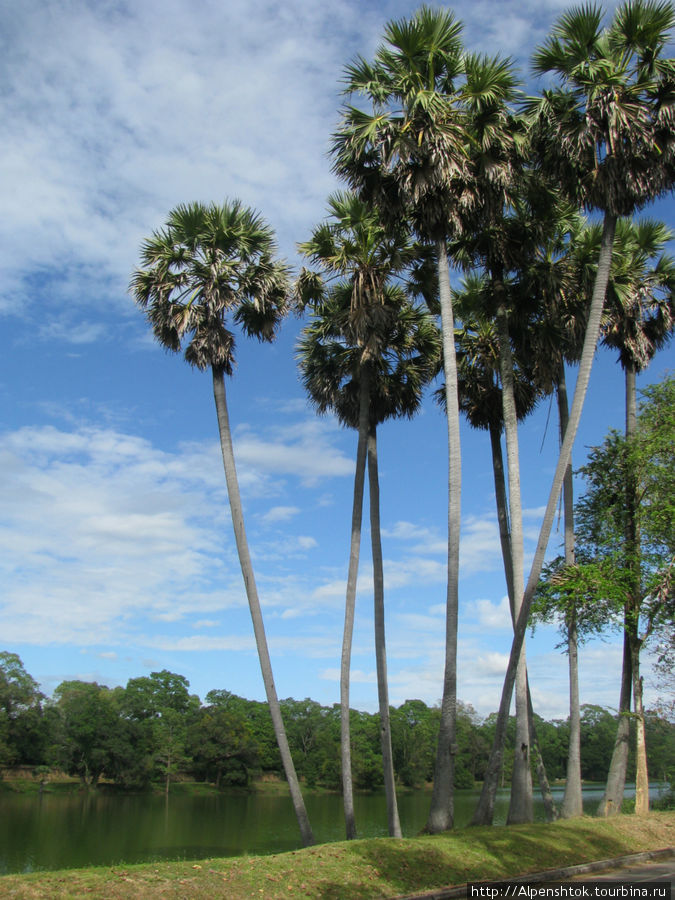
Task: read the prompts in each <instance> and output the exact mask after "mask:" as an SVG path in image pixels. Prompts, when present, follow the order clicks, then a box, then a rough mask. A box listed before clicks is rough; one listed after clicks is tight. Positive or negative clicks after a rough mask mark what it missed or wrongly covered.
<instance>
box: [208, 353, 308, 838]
mask: <svg viewBox="0 0 675 900" xmlns="http://www.w3.org/2000/svg"><path fill="white" fill-rule="evenodd" d="M212 374H213V396H214V399H215V402H216V413H217V415H218V430H219V432H220V448H221V452H222V455H223V466H224V467H225V480H226V482H227V494H228V497H229V501H230V512H231V514H232V525H233V527H234V537H235V541H236V544H237V553H238V554H239V563H240V565H241V573H242V575H243V576H244V586H245V588H246V596H247V598H248V605H249V609H250V611H251V619H252V621H253V632H254V634H255V642H256V647H257V650H258V658H259V659H260V669H261V671H262V677H263V683H264V685H265V694H266V695H267V704H268V706H269V710H270V715H271V717H272V723H273V726H274V734H275V736H276V739H277V744H278V746H279V753H280V755H281V762H282V764H283V767H284V773H285V775H286V781H287V782H288V787H289V791H290V794H291V799H292V801H293V808H294V810H295V815H296V817H297V820H298V825H299V826H300V834H301V836H302V842H303V844H304V846H305V847H307V846H309V845H310V844H313V843H314V834H313V833H312V827H311V825H310V823H309V817H308V815H307V810H306V809H305V803H304V800H303V799H302V793H301V792H300V785H299V783H298V777H297V775H296V772H295V766H294V765H293V759H292V757H291V751H290V748H289V746H288V739H287V738H286V729H285V728H284V722H283V719H282V717H281V708H280V706H279V699H278V697H277V691H276V687H275V685H274V678H273V675H272V663H271V661H270V655H269V650H268V647H267V638H266V637H265V626H264V623H263V617H262V610H261V608H260V601H259V599H258V590H257V588H256V583H255V577H254V574H253V565H252V563H251V556H250V553H249V549H248V541H247V540H246V531H245V528H244V516H243V510H242V505H241V496H240V494H239V481H238V479H237V470H236V467H235V462H234V450H233V448H232V434H231V432H230V419H229V415H228V411H227V398H226V395H225V379H224V376H223V370H222V369H220V368H217V367H215V366H214V367H212Z"/></svg>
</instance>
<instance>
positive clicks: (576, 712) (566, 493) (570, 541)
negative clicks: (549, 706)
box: [556, 359, 584, 819]
mask: <svg viewBox="0 0 675 900" xmlns="http://www.w3.org/2000/svg"><path fill="white" fill-rule="evenodd" d="M556 394H557V397H558V419H559V422H560V443H561V444H562V442H563V440H564V437H565V432H566V431H567V424H568V422H569V405H568V402H567V383H566V381H565V363H564V362H563V360H562V359H561V360H560V368H559V370H558V378H557V385H556ZM563 510H564V523H565V524H564V527H565V565H567V566H572V565H574V560H575V554H574V478H573V473H572V460H571V458H570V461H569V463H568V464H567V468H566V469H565V478H564V480H563ZM566 630H567V658H568V668H569V682H570V684H569V691H570V742H569V747H568V749H567V771H566V774H565V795H564V796H563V802H562V806H561V809H560V815H561V816H562V818H563V819H570V818H572V817H573V816H580V815H582V814H583V811H584V810H583V802H582V794H581V707H580V705H579V646H578V636H577V617H576V611H575V610H571V611H570V612H569V613H568V614H567V620H566Z"/></svg>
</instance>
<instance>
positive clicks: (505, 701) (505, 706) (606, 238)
mask: <svg viewBox="0 0 675 900" xmlns="http://www.w3.org/2000/svg"><path fill="white" fill-rule="evenodd" d="M615 228H616V216H613V215H609V214H605V219H604V223H603V230H602V240H601V246H600V256H599V259H598V269H597V274H596V278H595V284H594V286H593V297H592V300H591V308H590V311H589V317H588V325H587V328H586V336H585V338H584V347H583V352H582V355H581V362H580V365H579V374H578V376H577V384H576V388H575V391H574V400H573V402H572V410H571V412H570V421H569V423H568V427H567V430H566V432H565V439H564V441H563V445H562V447H561V450H560V454H559V457H558V463H557V465H556V470H555V474H554V476H553V483H552V485H551V491H550V493H549V497H548V502H547V504H546V510H545V512H544V520H543V522H542V525H541V529H540V532H539V540H538V542H537V548H536V550H535V554H534V560H533V562H532V568H531V570H530V577H529V579H528V582H527V587H526V588H525V594H524V596H523V602H522V606H521V609H520V613H519V614H518V619H517V621H516V626H515V629H514V636H513V643H512V645H511V654H510V656H509V663H508V666H507V670H506V676H505V678H504V685H503V688H502V696H501V701H500V704H499V712H498V714H497V723H496V728H495V737H494V741H493V746H492V751H491V753H490V758H489V760H488V766H487V770H486V773H485V779H484V781H483V789H482V791H481V796H480V800H479V801H478V806H477V808H476V812H475V813H474V816H473V819H472V824H474V825H489V824H492V819H493V815H494V801H495V795H496V791H497V783H498V779H499V771H500V769H501V764H502V757H503V754H504V740H505V738H506V726H507V724H508V717H509V707H510V705H511V697H512V695H513V685H514V682H515V676H516V666H517V664H518V659H519V658H520V651H521V648H522V646H523V642H524V640H525V632H526V630H527V623H528V619H529V615H530V607H531V605H532V598H533V596H534V592H535V590H536V588H537V584H538V583H539V577H540V575H541V568H542V565H543V563H544V556H545V554H546V548H547V546H548V540H549V537H550V535H551V528H552V526H553V518H554V516H555V510H556V506H557V504H558V498H559V496H560V491H561V489H562V485H563V479H564V476H565V470H566V469H567V464H568V462H569V460H570V455H571V452H572V445H573V443H574V439H575V437H576V433H577V429H578V427H579V420H580V418H581V410H582V408H583V404H584V399H585V397H586V391H587V389H588V382H589V380H590V375H591V368H592V365H593V356H594V355H595V347H596V344H597V342H598V334H599V332H600V321H601V318H602V307H603V304H604V299H605V292H606V290H607V282H608V279H609V269H610V265H611V262H612V245H613V243H614V231H615Z"/></svg>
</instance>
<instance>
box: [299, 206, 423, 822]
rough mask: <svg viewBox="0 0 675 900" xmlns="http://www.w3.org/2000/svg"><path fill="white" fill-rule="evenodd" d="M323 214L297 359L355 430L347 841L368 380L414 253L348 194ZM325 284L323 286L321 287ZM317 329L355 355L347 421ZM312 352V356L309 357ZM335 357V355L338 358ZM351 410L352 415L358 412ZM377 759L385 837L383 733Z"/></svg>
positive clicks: (389, 779) (399, 231) (345, 674)
mask: <svg viewBox="0 0 675 900" xmlns="http://www.w3.org/2000/svg"><path fill="white" fill-rule="evenodd" d="M329 211H330V213H331V218H329V219H328V220H327V221H326V222H324V223H323V224H322V225H320V226H318V227H317V228H315V229H314V232H313V234H312V237H311V238H310V240H308V241H305V242H304V243H302V244H300V245H299V247H300V250H301V251H302V252H303V253H304V254H305V255H306V256H307V257H308V258H309V259H310V260H311V261H312V262H313V263H315V264H317V265H318V266H319V267H320V269H321V272H320V273H316V272H311V271H308V270H306V269H304V270H303V271H302V272H301V274H300V278H299V279H298V291H299V294H300V297H301V300H302V301H303V303H312V304H313V306H314V308H315V310H316V312H317V314H318V315H319V316H320V317H321V319H320V322H317V328H318V329H319V330H318V331H315V333H314V335H313V336H312V340H313V343H312V341H310V343H309V344H305V345H304V349H303V351H302V352H303V354H304V356H305V357H306V359H305V362H303V366H304V367H305V376H304V377H305V383H306V386H307V388H308V390H309V392H310V396H311V397H312V399H313V401H314V403H315V404H316V405H317V406H318V408H319V409H320V410H325V409H327V408H329V407H333V408H335V409H336V411H337V412H338V414H339V415H344V419H343V420H344V421H347V422H348V423H349V424H351V425H353V426H354V427H357V428H358V443H357V451H356V468H355V474H354V499H353V505H352V526H351V543H350V554H349V568H348V576H347V591H346V597H345V624H344V632H343V641H342V657H341V664H340V710H341V737H340V748H341V759H342V792H343V801H344V812H345V827H346V833H347V838H348V839H352V838H354V837H356V821H355V815H354V796H353V786H352V770H351V744H350V722H349V683H350V677H349V673H350V663H351V648H352V636H353V630H354V615H355V607H356V581H357V575H358V567H359V551H360V543H361V521H362V512H363V491H364V482H365V469H366V459H367V455H368V444H369V435H370V430H371V426H372V419H373V413H372V409H373V407H374V404H375V401H376V399H377V394H376V391H377V390H378V389H381V386H380V385H377V384H376V383H375V381H374V379H375V377H376V373H377V366H378V364H379V362H380V361H381V360H382V359H384V358H385V354H386V352H387V340H388V339H391V333H392V328H393V326H394V321H395V316H396V314H397V312H398V310H397V307H396V304H392V302H387V297H388V295H389V294H390V286H389V282H390V279H392V278H393V277H394V276H397V275H400V274H401V273H402V272H403V271H404V270H405V269H406V268H407V267H408V266H409V265H410V264H411V262H412V261H413V259H414V257H415V250H414V248H413V245H412V243H411V240H410V236H409V233H408V231H407V228H405V227H401V225H398V226H392V227H390V228H385V227H384V226H383V225H382V223H381V222H380V220H379V218H378V216H377V214H376V213H375V212H374V211H373V210H372V209H370V208H369V207H368V206H367V205H366V204H365V203H364V202H363V201H362V200H361V199H359V198H358V197H357V196H356V195H355V194H353V193H347V192H341V193H336V194H333V195H331V197H330V198H329ZM326 282H327V283H328V287H327V288H326ZM336 304H337V306H336ZM319 326H320V327H319ZM321 328H323V329H324V330H325V335H324V336H325V337H326V338H330V339H331V340H333V339H334V340H338V348H339V347H340V346H342V345H341V344H340V343H339V341H342V342H344V343H345V344H346V347H348V348H354V351H355V353H356V357H355V359H356V363H355V365H356V370H357V371H356V375H355V376H354V378H353V381H352V383H351V386H350V389H349V390H350V396H351V399H352V401H356V407H355V409H354V408H352V407H350V411H349V416H347V414H346V413H345V412H344V407H343V405H342V404H343V401H342V400H340V399H339V398H338V396H337V394H336V382H335V377H336V376H335V368H334V366H335V360H332V359H329V358H327V356H326V353H327V348H326V347H323V346H322V345H320V344H317V340H318V335H319V334H320V331H321ZM328 347H329V348H330V349H331V350H335V345H334V344H329V345H328ZM310 350H312V351H313V352H312V353H310ZM342 353H343V354H344V353H346V348H345V347H342ZM339 356H340V354H339V351H338V361H339ZM317 358H319V359H320V358H323V367H320V368H319V369H318V375H317V374H315V373H316V371H317V370H316V369H315V368H314V367H315V366H316V359H317ZM329 363H330V368H332V369H333V373H334V374H333V379H331V378H330V377H329V374H328V367H329ZM342 377H344V376H342ZM340 381H341V378H340V379H338V382H337V383H338V384H339V383H340ZM355 410H356V411H358V414H356V412H355ZM352 414H353V416H354V417H352ZM374 465H375V461H374V462H373V466H374ZM371 471H372V469H371ZM371 512H372V510H371ZM378 616H379V612H378ZM380 625H381V626H382V627H381V628H380ZM383 628H384V621H383V619H382V620H380V619H379V618H378V631H377V638H378V654H377V656H378V660H380V661H381V662H383V661H384V659H385V657H384V643H383V642H384V630H383ZM380 639H381V641H382V643H381V644H380ZM385 674H386V670H385V668H383V667H382V666H380V667H379V668H378V685H379V694H380V714H381V717H382V722H383V723H384V725H385V726H386V724H387V723H388V718H389V704H388V700H386V684H385ZM385 700H386V702H385ZM383 758H384V761H385V785H386V787H387V800H388V814H389V825H390V832H393V833H394V834H395V835H397V836H400V833H401V831H400V824H399V823H398V812H397V810H396V794H395V790H394V772H393V762H392V756H391V738H390V735H389V731H388V728H387V729H386V734H385V733H384V731H383Z"/></svg>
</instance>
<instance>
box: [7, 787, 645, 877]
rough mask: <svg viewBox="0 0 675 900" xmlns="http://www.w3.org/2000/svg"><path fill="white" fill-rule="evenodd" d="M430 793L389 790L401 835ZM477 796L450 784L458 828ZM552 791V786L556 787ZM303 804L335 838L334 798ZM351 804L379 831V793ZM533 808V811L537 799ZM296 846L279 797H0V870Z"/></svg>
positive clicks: (367, 831)
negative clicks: (454, 789) (395, 799)
mask: <svg viewBox="0 0 675 900" xmlns="http://www.w3.org/2000/svg"><path fill="white" fill-rule="evenodd" d="M601 793H602V788H588V789H586V790H585V792H584V806H585V809H586V811H587V812H592V811H593V810H594V808H595V806H596V805H597V803H598V800H599V799H600V794H601ZM629 793H630V792H628V791H627V795H628V794H629ZM554 795H556V792H555V791H554ZM430 799H431V795H430V794H429V793H426V792H419V793H413V794H402V795H401V796H400V797H399V812H400V817H401V827H402V829H403V833H404V835H406V836H412V835H415V834H417V833H418V832H419V831H420V830H421V828H422V827H423V826H424V823H425V821H426V817H427V813H428V811H429V801H430ZM477 799H478V792H477V791H458V792H457V794H456V800H455V819H456V823H457V825H458V826H461V825H464V824H466V823H467V822H468V821H469V819H470V818H471V815H472V813H473V810H474V808H475V805H476V802H477ZM560 799H561V792H559V793H558V794H557V795H556V800H557V801H558V802H559V801H560ZM306 803H307V811H308V813H309V817H310V820H311V822H312V827H313V829H314V833H315V835H316V837H317V840H318V841H320V842H324V841H339V840H342V839H343V838H344V826H343V820H342V800H341V798H340V797H339V796H307V798H306ZM355 805H356V818H357V826H358V828H359V836H360V837H376V836H382V835H386V810H385V800H384V795H367V796H362V795H357V796H356V797H355ZM507 807H508V790H505V791H500V793H499V797H498V802H497V807H496V814H495V822H497V823H499V822H504V820H505V818H506V812H507ZM537 816H538V817H539V818H541V819H543V809H542V807H541V803H539V805H538V808H537ZM299 846H300V841H299V836H298V828H297V824H296V822H295V818H294V815H293V808H292V806H291V803H290V800H289V799H287V798H286V797H260V796H256V795H251V796H228V795H219V796H207V797H178V796H177V797H170V798H169V800H168V803H167V802H166V800H165V798H164V797H163V796H129V797H119V796H102V795H96V794H90V795H89V794H70V795H58V794H44V795H43V796H42V797H36V796H27V795H23V796H22V795H7V794H2V795H0V873H2V874H6V873H9V872H31V871H35V870H39V869H60V868H68V867H78V866H88V865H115V864H119V863H121V862H126V863H134V862H148V861H150V862H151V861H154V860H162V859H200V858H208V857H218V856H236V855H239V854H242V853H252V854H256V853H275V852H279V851H282V850H293V849H296V848H297V847H299Z"/></svg>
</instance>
